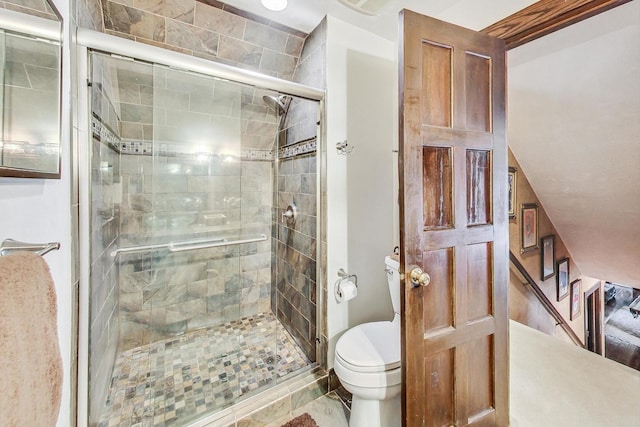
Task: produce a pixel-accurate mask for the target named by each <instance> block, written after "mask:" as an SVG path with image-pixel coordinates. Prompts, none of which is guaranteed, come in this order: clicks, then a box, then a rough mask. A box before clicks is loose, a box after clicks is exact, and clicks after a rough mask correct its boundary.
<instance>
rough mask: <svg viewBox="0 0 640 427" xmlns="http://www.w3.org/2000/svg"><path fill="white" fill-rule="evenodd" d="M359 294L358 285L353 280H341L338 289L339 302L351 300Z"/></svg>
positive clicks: (337, 297)
mask: <svg viewBox="0 0 640 427" xmlns="http://www.w3.org/2000/svg"><path fill="white" fill-rule="evenodd" d="M357 296H358V287H357V286H356V284H355V283H353V282H352V281H351V280H347V281H344V282H341V283H340V284H339V285H338V289H336V299H337V300H338V302H343V301H349V300H352V299H354V298H355V297H357Z"/></svg>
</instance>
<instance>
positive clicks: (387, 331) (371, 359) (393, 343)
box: [333, 257, 402, 427]
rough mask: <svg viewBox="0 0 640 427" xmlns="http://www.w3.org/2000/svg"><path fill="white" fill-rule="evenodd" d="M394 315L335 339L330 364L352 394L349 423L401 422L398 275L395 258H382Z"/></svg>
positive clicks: (353, 426) (366, 426) (355, 426)
mask: <svg viewBox="0 0 640 427" xmlns="http://www.w3.org/2000/svg"><path fill="white" fill-rule="evenodd" d="M385 264H386V266H387V268H386V271H387V274H388V277H387V279H388V283H389V291H390V293H391V301H392V304H393V311H394V318H393V320H392V321H390V322H388V321H386V322H370V323H363V324H361V325H358V326H355V327H353V328H351V329H349V330H348V331H347V332H345V333H344V334H343V335H342V336H341V337H340V339H339V340H338V342H337V343H336V350H335V361H334V365H333V368H334V370H335V372H336V375H337V376H338V378H339V379H340V383H341V384H342V385H343V386H344V388H345V389H347V391H349V392H350V393H351V394H352V395H353V399H352V401H351V418H350V420H349V426H350V427H396V426H398V427H399V426H401V425H402V421H401V402H400V391H401V388H402V387H401V375H402V374H401V368H400V315H399V311H400V277H399V276H398V267H399V264H398V261H396V260H394V259H392V258H391V257H386V258H385Z"/></svg>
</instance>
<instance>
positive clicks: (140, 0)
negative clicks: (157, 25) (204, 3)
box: [133, 0, 195, 24]
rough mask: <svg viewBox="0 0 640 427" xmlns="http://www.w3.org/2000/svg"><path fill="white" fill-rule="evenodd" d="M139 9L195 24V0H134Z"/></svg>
mask: <svg viewBox="0 0 640 427" xmlns="http://www.w3.org/2000/svg"><path fill="white" fill-rule="evenodd" d="M133 3H134V5H135V7H136V8H138V9H142V10H145V11H147V12H151V13H155V14H156V15H162V16H165V17H167V18H172V19H176V20H178V21H182V22H186V23H189V24H193V21H194V14H195V1H194V0H134V2H133Z"/></svg>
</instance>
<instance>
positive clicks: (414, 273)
mask: <svg viewBox="0 0 640 427" xmlns="http://www.w3.org/2000/svg"><path fill="white" fill-rule="evenodd" d="M430 282H431V277H430V276H429V274H428V273H425V272H424V271H422V269H421V268H420V267H415V268H414V269H413V270H411V284H412V285H413V287H414V288H417V287H418V286H427V285H429V283H430Z"/></svg>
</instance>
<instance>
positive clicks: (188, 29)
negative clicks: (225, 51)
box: [166, 19, 219, 55]
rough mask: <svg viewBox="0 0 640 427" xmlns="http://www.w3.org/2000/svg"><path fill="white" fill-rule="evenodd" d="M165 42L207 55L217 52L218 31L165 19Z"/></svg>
mask: <svg viewBox="0 0 640 427" xmlns="http://www.w3.org/2000/svg"><path fill="white" fill-rule="evenodd" d="M166 38H167V40H166V42H167V44H170V45H175V46H180V47H182V48H185V49H189V50H193V51H196V52H202V53H206V54H209V55H217V53H218V39H219V37H218V33H216V32H213V31H209V30H206V29H203V28H198V27H195V26H193V25H188V24H185V23H182V22H179V21H174V20H172V19H167V37H166Z"/></svg>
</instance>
